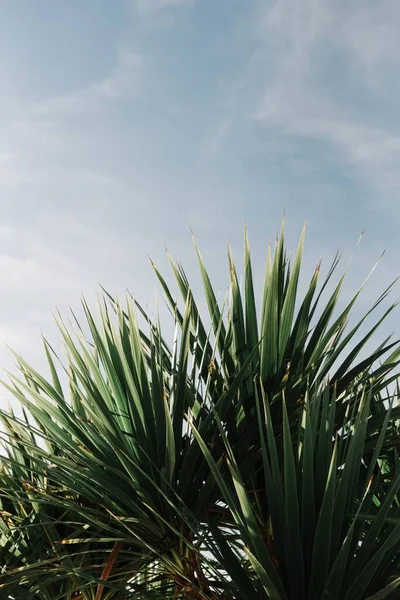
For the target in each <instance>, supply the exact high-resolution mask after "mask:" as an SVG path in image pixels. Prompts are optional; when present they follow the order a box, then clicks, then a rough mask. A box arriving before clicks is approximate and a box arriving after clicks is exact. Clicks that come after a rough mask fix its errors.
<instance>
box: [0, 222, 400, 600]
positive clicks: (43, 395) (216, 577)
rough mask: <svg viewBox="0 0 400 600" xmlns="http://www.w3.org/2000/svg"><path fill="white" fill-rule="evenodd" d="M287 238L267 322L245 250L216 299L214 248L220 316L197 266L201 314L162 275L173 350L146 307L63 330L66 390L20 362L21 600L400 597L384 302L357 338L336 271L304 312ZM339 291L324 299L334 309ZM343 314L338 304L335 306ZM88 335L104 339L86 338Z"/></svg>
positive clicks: (14, 530)
mask: <svg viewBox="0 0 400 600" xmlns="http://www.w3.org/2000/svg"><path fill="white" fill-rule="evenodd" d="M303 243H304V232H303V233H302V235H301V239H300V243H299V247H298V251H297V254H296V256H295V257H294V260H293V261H292V262H291V261H290V259H289V258H288V256H287V255H286V253H285V249H284V235H283V229H282V231H281V234H280V237H279V239H278V240H277V242H276V247H275V252H274V254H273V256H271V255H270V253H268V259H267V270H266V276H265V283H264V288H263V293H262V299H261V311H260V314H257V309H256V306H257V302H256V298H255V292H254V281H253V275H252V267H251V258H250V250H249V244H248V240H247V236H245V257H244V280H243V286H240V285H239V278H238V275H237V271H236V267H235V264H234V261H233V258H232V254H231V252H229V255H228V263H229V273H230V286H229V290H228V294H227V299H226V300H225V301H223V302H221V303H220V302H219V301H218V300H217V294H216V292H215V291H214V289H213V287H212V285H211V282H210V278H209V275H208V273H207V270H206V268H205V265H204V263H203V260H202V258H201V255H200V252H199V250H198V248H197V246H195V250H196V253H197V257H198V261H199V267H200V274H201V278H202V281H203V285H204V294H205V300H206V304H207V307H208V317H207V318H206V319H204V320H203V318H202V317H201V315H200V313H199V310H198V304H197V303H196V300H195V298H194V297H193V294H192V292H191V287H190V284H189V281H188V278H187V276H186V274H185V272H184V270H183V268H182V266H181V265H180V264H179V263H175V262H174V261H173V260H172V259H170V262H171V267H172V273H173V276H174V278H175V282H176V285H177V287H178V290H179V293H180V294H181V296H182V302H178V301H176V300H175V299H174V291H173V289H172V288H171V287H169V286H168V284H167V282H166V280H165V279H164V278H163V276H162V275H161V273H160V272H159V271H158V270H157V269H156V267H155V266H154V265H153V266H154V270H155V273H156V276H157V278H158V280H159V282H160V284H161V287H162V290H163V293H164V296H165V299H166V301H167V303H168V305H169V307H170V309H171V314H172V317H173V319H174V323H175V335H174V339H173V342H172V344H171V345H169V344H168V343H167V341H166V340H165V339H164V336H163V333H162V329H161V325H160V323H159V319H156V320H155V321H152V320H151V319H150V318H149V316H148V315H147V314H146V312H145V311H144V310H143V309H142V308H141V306H140V305H138V304H137V303H136V302H135V301H134V300H133V299H132V298H131V297H130V296H128V297H127V298H126V302H125V304H124V305H122V303H120V302H119V301H117V300H114V299H113V298H111V297H110V296H108V295H106V299H104V300H102V301H101V302H100V305H99V317H98V318H96V317H95V316H94V315H93V313H92V311H91V310H90V309H89V307H88V306H87V304H86V303H85V302H84V303H83V308H84V313H85V324H84V325H83V324H82V325H79V324H78V325H77V326H75V327H72V326H70V325H66V324H65V322H64V321H63V320H62V319H61V317H60V318H59V319H58V325H59V328H60V331H61V333H62V335H63V338H64V341H65V345H66V349H67V353H68V360H67V364H63V363H61V362H59V361H58V358H57V357H56V356H55V354H54V352H53V350H52V348H51V347H50V345H49V344H48V342H47V341H45V352H46V356H47V359H48V363H49V370H50V377H49V378H48V379H46V378H44V377H43V376H41V375H40V374H39V373H38V372H36V370H35V369H33V368H32V367H31V366H29V365H28V364H26V362H25V361H24V360H23V359H22V358H21V357H17V359H18V363H19V370H20V376H18V377H16V376H15V375H13V374H9V380H8V382H5V383H4V385H5V386H6V387H7V389H8V390H9V391H10V392H11V393H12V394H13V395H14V396H15V398H16V399H17V400H18V401H19V403H20V405H21V407H23V416H22V417H20V416H17V415H16V414H14V413H12V412H7V411H2V412H1V419H2V423H3V426H2V430H3V432H4V434H3V446H4V452H3V454H4V456H3V457H2V459H1V467H0V517H1V518H0V528H1V529H0V565H2V571H1V573H0V587H1V588H2V591H1V594H2V597H5V598H7V597H8V598H14V599H21V600H22V599H29V600H55V599H57V598H60V599H61V598H63V599H64V598H65V599H67V600H73V599H75V600H79V599H80V600H111V599H113V600H114V599H121V600H122V599H128V598H132V599H133V598H135V599H141V598H143V599H146V598H160V599H161V598H171V599H172V598H177V599H178V598H197V599H204V600H207V599H209V600H211V599H217V598H219V599H225V600H228V599H235V600H236V599H237V600H242V599H243V600H244V599H248V598H259V599H260V600H262V599H271V600H306V599H307V600H308V599H310V600H313V599H315V600H319V599H320V598H322V599H324V600H328V599H329V600H334V599H337V600H343V599H344V600H365V599H367V598H368V599H369V600H379V599H384V598H387V599H389V600H390V599H391V598H392V599H393V598H396V597H397V596H398V593H399V586H400V569H399V564H400V507H399V496H398V490H399V485H400V464H399V458H398V454H397V450H396V445H397V443H398V428H397V421H398V419H399V414H400V408H399V406H398V405H397V397H398V393H397V390H396V387H395V383H396V382H397V374H396V373H397V366H398V363H399V358H400V348H399V344H398V343H397V342H391V341H390V340H386V341H385V343H383V344H381V345H380V346H378V347H377V348H376V349H375V350H374V351H372V352H370V353H369V354H368V353H366V351H365V348H366V344H367V342H369V340H370V339H371V337H372V336H373V335H374V334H375V332H376V330H377V329H378V327H379V326H380V325H381V324H382V322H383V321H384V319H385V318H386V317H387V316H388V314H390V312H391V311H392V310H393V309H394V307H395V305H391V306H389V308H387V309H386V310H385V311H384V313H383V315H381V316H378V317H376V318H375V321H374V322H373V324H372V325H370V326H369V329H368V331H367V332H366V333H365V332H364V334H363V335H361V336H359V334H360V332H361V331H363V330H364V331H365V326H366V319H367V317H370V316H371V314H372V313H375V311H377V310H379V308H380V307H381V305H382V303H383V302H384V301H385V300H386V298H387V296H388V294H389V292H390V291H391V289H392V286H390V287H389V288H388V289H387V290H385V291H384V292H383V294H381V295H380V296H379V297H378V299H377V300H376V302H375V303H374V304H373V306H372V307H371V309H370V310H368V312H367V313H366V314H365V315H364V316H363V317H362V318H361V319H360V321H359V322H358V323H356V324H355V325H353V326H352V327H351V328H349V326H348V320H349V316H350V312H351V310H352V308H353V306H354V304H355V302H356V300H357V299H358V297H359V294H360V292H361V289H362V288H361V289H360V290H358V291H357V292H356V293H355V295H354V296H353V297H352V299H351V300H350V302H349V303H348V305H347V306H345V307H344V308H343V309H342V310H341V311H339V313H338V311H337V307H338V303H339V296H340V291H341V288H342V284H343V280H344V276H341V277H340V278H339V282H338V283H337V285H336V286H334V288H333V291H332V292H331V293H330V295H329V294H328V297H327V298H325V295H326V294H327V293H328V288H329V284H330V281H331V280H332V277H333V275H334V272H335V270H336V268H337V265H338V257H336V258H335V260H334V263H333V264H332V267H331V269H330V270H329V272H328V275H327V277H326V279H325V281H324V282H323V283H322V285H320V286H319V287H318V281H319V277H320V268H319V266H318V267H317V269H316V270H315V272H314V274H313V276H312V278H311V281H310V282H309V285H308V287H307V289H306V291H305V293H304V294H303V297H302V298H299V297H298V286H299V278H300V267H301V262H302V252H303ZM324 294H325V295H324ZM324 298H325V299H324ZM84 328H85V330H86V329H87V330H88V334H87V335H85V333H84Z"/></svg>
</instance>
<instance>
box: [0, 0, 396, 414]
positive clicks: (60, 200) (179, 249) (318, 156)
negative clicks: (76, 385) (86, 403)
mask: <svg viewBox="0 0 400 600" xmlns="http://www.w3.org/2000/svg"><path fill="white" fill-rule="evenodd" d="M0 9H1V19H0V83H1V84H0V209H1V213H0V214H1V218H0V281H1V288H0V289H1V292H0V365H1V366H3V367H5V368H6V369H13V368H14V367H13V365H14V362H15V361H14V359H13V357H12V355H11V353H10V350H9V349H8V346H10V347H12V348H13V349H14V350H15V351H17V352H20V353H21V354H22V355H23V356H24V358H26V359H27V360H29V361H30V362H32V363H33V364H34V365H36V366H38V367H39V368H41V367H42V366H44V361H43V352H42V347H41V335H42V333H44V334H45V335H46V336H47V337H48V338H49V339H50V341H52V340H56V342H55V343H56V348H58V347H59V345H58V344H59V342H58V341H57V334H56V329H55V326H54V322H53V316H52V313H53V312H54V310H55V309H56V308H58V309H60V310H61V312H62V313H63V314H66V313H67V310H68V307H69V306H71V307H73V308H74V309H75V310H77V309H79V304H80V298H81V296H82V294H84V295H85V296H87V297H88V299H89V301H90V302H91V303H93V304H94V303H95V301H96V294H97V293H98V292H99V289H100V288H99V284H101V285H103V286H104V287H105V288H107V289H108V290H109V291H110V292H111V293H113V294H116V293H118V294H123V293H124V290H125V289H126V288H129V290H131V291H132V292H133V293H134V294H135V297H136V298H138V299H139V300H140V301H141V302H142V303H143V304H147V303H148V304H149V305H153V299H154V289H155V278H154V275H153V273H152V269H151V266H150V263H149V260H148V255H150V256H151V258H152V259H153V260H155V262H156V263H157V264H159V265H160V266H161V268H162V269H164V270H165V269H167V260H166V255H165V248H166V247H167V248H168V249H169V251H170V252H171V254H172V255H173V256H174V257H180V259H181V260H182V262H183V264H184V266H185V267H186V268H187V270H188V272H190V273H192V274H193V279H194V284H193V287H194V289H197V288H196V286H197V285H198V283H196V280H197V282H198V281H199V278H198V275H197V270H196V266H195V256H194V252H193V248H192V242H191V236H190V228H192V229H193V231H194V233H195V236H196V239H197V242H198V244H199V246H200V248H201V250H202V253H203V256H204V259H205V262H206V264H207V265H208V266H209V267H210V270H211V273H212V275H213V280H214V282H216V287H217V288H220V289H221V290H224V289H225V287H226V285H227V282H228V270H227V267H226V264H227V261H226V245H227V242H229V243H231V244H232V247H233V251H234V255H235V257H237V259H238V262H239V263H240V259H241V256H242V240H243V229H244V226H245V224H246V225H247V228H248V232H249V237H250V240H251V246H252V251H253V256H254V261H255V274H256V278H257V279H258V280H259V281H261V278H262V275H263V269H264V260H265V255H266V249H267V244H268V242H273V241H274V239H275V235H276V232H277V230H278V229H279V227H280V221H281V219H282V215H283V213H284V211H286V232H287V240H288V247H289V248H292V249H294V248H295V247H296V245H297V238H298V236H299V234H300V230H301V227H302V225H303V223H304V222H305V221H306V220H307V242H306V256H305V267H306V272H307V268H308V269H311V268H312V267H313V266H314V265H315V264H316V263H317V262H318V260H319V258H320V257H322V258H323V259H324V261H326V262H324V263H323V264H325V265H326V268H327V267H328V265H329V264H330V261H331V260H332V258H333V256H334V254H335V252H336V250H342V251H343V252H344V255H345V258H346V259H347V257H349V256H353V262H352V267H351V269H350V273H349V276H348V282H347V284H346V285H348V287H346V292H345V297H346V294H350V293H351V292H352V291H355V289H356V288H357V286H358V285H359V284H360V282H361V281H362V280H363V278H364V277H365V276H366V275H367V274H368V272H369V270H370V268H371V267H372V266H373V264H374V263H375V261H376V259H377V258H378V257H379V256H380V254H381V253H382V251H383V250H386V254H385V257H384V259H383V260H382V262H381V263H380V265H379V267H378V269H377V271H376V272H375V274H374V277H373V279H372V283H371V284H370V285H369V286H368V287H367V289H366V290H365V293H364V294H363V297H362V298H363V299H362V300H361V302H360V309H359V310H360V311H362V309H363V308H365V307H367V306H368V305H369V304H370V303H371V302H372V300H373V299H374V298H375V297H376V296H377V294H378V293H379V292H380V291H381V290H382V289H383V287H384V286H385V285H386V284H388V283H389V282H390V281H391V280H393V279H394V278H395V277H396V276H397V275H399V273H400V265H399V261H398V255H399V249H400V242H399V237H398V223H399V217H400V201H399V192H400V169H399V165H400V117H399V110H398V105H399V93H400V89H399V88H400V77H399V74H400V68H399V67H400V62H399V60H400V59H399V56H400V41H399V40H398V30H399V26H400V3H399V2H398V0H382V1H381V2H379V3H378V2H375V1H374V2H373V1H372V0H347V1H346V2H345V1H342V0H302V1H301V2H298V1H297V0H270V1H267V0H246V1H243V0H112V2H110V0H96V2H94V1H92V0H68V2H54V1H53V0H37V1H36V2H32V0H18V2H9V1H8V0H0ZM362 231H364V236H363V239H362V242H361V244H360V245H359V246H358V247H356V246H357V240H358V238H359V235H360V233H361V232H362ZM396 322H398V315H397V316H394V317H393V318H392V320H391V321H389V322H388V324H387V325H386V326H385V327H386V328H387V332H389V333H390V332H391V330H393V329H394V330H395V329H396ZM399 329H400V328H397V331H399ZM389 330H390V331H389ZM385 332H386V330H385ZM4 398H5V397H4V396H2V395H1V393H0V403H2V402H4V401H5V400H4Z"/></svg>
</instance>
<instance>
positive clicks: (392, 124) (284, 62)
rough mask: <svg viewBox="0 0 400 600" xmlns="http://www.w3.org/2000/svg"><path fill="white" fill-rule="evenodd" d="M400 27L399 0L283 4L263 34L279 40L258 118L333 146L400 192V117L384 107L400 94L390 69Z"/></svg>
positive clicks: (361, 172)
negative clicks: (274, 67)
mask: <svg viewBox="0 0 400 600" xmlns="http://www.w3.org/2000/svg"><path fill="white" fill-rule="evenodd" d="M399 24H400V5H399V4H398V3H397V2H395V1H393V0H387V1H384V2H383V3H379V5H377V4H375V3H372V4H371V3H368V2H358V1H355V2H351V3H345V4H344V3H341V2H336V3H333V2H330V1H328V0H325V1H322V2H321V1H318V2H316V1H314V0H305V1H304V2H301V3H298V2H296V1H295V0H278V1H277V2H275V4H274V5H273V7H272V8H270V9H269V10H268V11H267V12H266V13H265V20H264V22H263V28H262V33H263V35H264V36H265V38H268V39H269V40H271V39H272V42H271V43H270V44H269V45H268V49H269V51H271V49H275V54H274V55H273V59H274V58H276V69H275V70H274V73H273V74H272V76H271V74H270V75H269V79H270V82H269V83H268V84H267V85H266V87H265V90H264V94H263V99H262V101H261V103H260V106H259V108H258V111H257V113H256V117H257V119H258V120H259V121H260V122H262V123H264V124H267V125H270V126H275V127H279V128H280V129H281V131H282V133H283V134H284V135H285V136H292V137H293V136H294V137H302V138H306V139H307V138H308V139H312V140H320V141H323V142H325V143H327V144H330V145H331V146H332V147H333V148H334V149H336V151H337V152H338V153H339V155H338V157H339V159H340V157H341V160H343V161H344V162H346V161H347V162H348V164H349V166H351V167H353V168H355V169H356V170H357V172H356V173H358V176H359V177H363V178H365V179H366V180H367V181H369V182H370V183H372V184H374V185H376V186H377V188H378V189H382V188H386V189H387V188H390V189H399V188H400V174H399V171H398V164H399V160H400V122H399V120H398V119H396V118H395V120H393V118H391V117H393V115H387V114H386V111H385V110H384V106H385V105H386V107H387V106H388V104H389V107H390V101H389V102H388V100H389V97H390V94H392V93H395V94H396V92H397V89H396V84H395V83H394V82H393V80H391V79H390V74H392V75H393V76H394V75H395V72H396V71H397V66H396V63H395V62H394V57H395V56H397V55H398V53H399V50H400V42H399V41H398V36H397V32H398V26H399ZM382 74H385V77H382ZM385 88H386V89H385ZM366 98H368V101H366ZM382 109H383V110H382Z"/></svg>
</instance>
